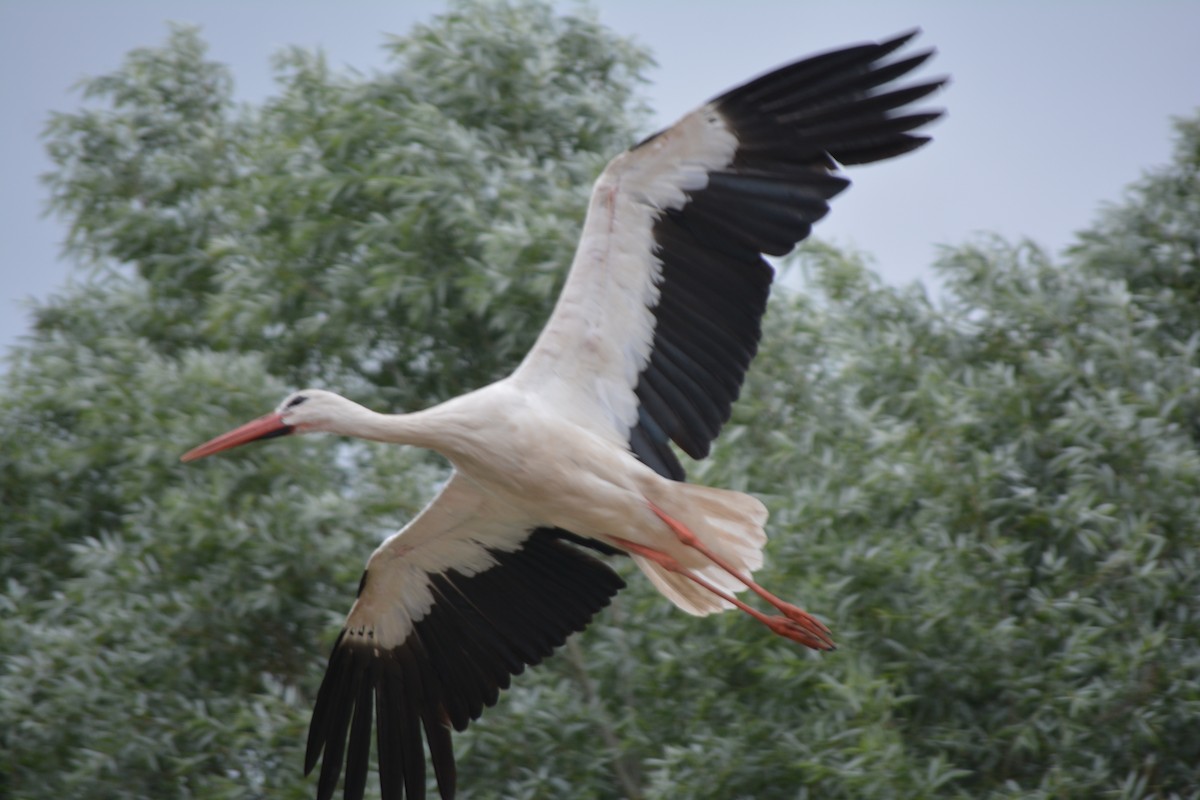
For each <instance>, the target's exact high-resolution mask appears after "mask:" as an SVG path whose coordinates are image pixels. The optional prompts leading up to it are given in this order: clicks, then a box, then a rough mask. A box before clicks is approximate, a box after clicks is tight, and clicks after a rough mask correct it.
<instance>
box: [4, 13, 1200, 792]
mask: <svg viewBox="0 0 1200 800" xmlns="http://www.w3.org/2000/svg"><path fill="white" fill-rule="evenodd" d="M388 47H389V50H390V52H391V54H392V57H393V60H392V62H391V65H390V67H389V69H388V70H386V71H385V72H383V73H381V74H378V75H375V76H370V77H363V76H346V75H340V74H335V73H333V72H331V71H330V70H329V69H328V67H327V66H326V65H325V63H324V62H323V60H322V59H321V58H320V57H319V56H317V55H314V54H311V53H306V52H302V51H290V52H287V53H285V54H283V55H282V56H281V57H280V58H279V62H278V65H279V74H280V83H279V92H278V95H277V96H276V97H274V98H272V99H271V100H269V101H267V102H266V103H264V104H263V105H261V106H259V107H254V108H244V107H238V106H235V105H234V104H233V102H232V101H231V80H230V77H229V76H228V74H227V72H226V71H225V70H224V69H223V68H222V67H220V66H219V65H216V64H213V63H211V62H209V61H207V60H206V57H205V55H204V48H203V45H202V43H201V42H200V40H199V37H198V36H197V34H196V33H195V32H192V31H188V30H176V31H174V32H173V33H172V34H171V35H170V38H169V40H168V42H167V43H166V45H165V46H163V47H161V48H154V49H146V50H141V51H137V52H135V53H132V54H131V55H130V56H129V59H128V60H127V62H126V64H125V65H124V66H123V67H122V68H121V69H120V70H119V71H118V72H116V73H114V74H112V75H109V76H104V77H101V78H98V79H95V80H93V81H91V82H90V83H89V84H88V86H87V87H86V90H85V91H86V94H87V96H88V97H89V98H90V99H91V100H92V101H93V102H92V104H91V105H89V106H87V107H85V108H84V109H82V110H80V111H77V112H75V113H72V114H64V115H60V116H58V117H56V118H55V119H54V120H53V121H52V123H51V126H50V129H49V146H50V149H51V153H52V155H53V157H54V158H55V161H56V164H57V168H56V170H55V172H54V174H53V175H52V176H51V177H50V179H49V180H50V185H51V187H52V190H53V198H54V200H53V203H54V207H55V209H56V210H57V211H58V212H59V213H60V214H62V215H63V216H64V217H65V218H66V219H67V221H68V222H69V223H70V225H71V239H70V248H71V252H72V253H73V254H74V256H75V257H76V258H77V259H78V260H79V261H80V262H81V263H84V264H88V265H91V267H92V272H91V276H90V278H88V279H87V280H86V281H84V282H83V283H81V284H79V285H76V286H73V287H70V288H68V289H66V290H64V292H63V294H62V295H60V296H58V297H55V298H52V299H50V300H48V301H47V302H46V303H45V304H44V305H43V306H42V307H41V308H40V309H39V311H38V315H37V320H38V321H37V327H36V330H35V331H34V333H33V335H32V337H31V339H30V340H29V342H28V343H27V345H25V346H24V347H22V348H20V349H19V350H17V351H15V352H14V353H13V354H12V356H11V357H10V363H9V368H8V372H7V374H6V376H5V385H4V387H3V391H2V392H0V440H2V441H4V443H5V446H4V448H3V449H0V508H2V509H3V511H2V512H0V581H2V582H3V586H4V591H3V594H2V595H0V606H2V608H0V652H3V654H4V655H3V660H2V661H0V721H2V722H3V724H0V793H3V794H4V795H5V796H13V797H23V798H24V797H28V798H37V797H90V796H94V797H156V798H158V797H192V796H199V797H212V798H217V797H221V798H224V797H260V796H272V797H280V796H281V797H296V798H299V797H307V796H309V795H310V794H311V791H312V785H311V782H308V781H305V780H303V779H302V778H301V777H300V776H299V766H300V751H301V748H302V747H303V742H304V735H305V725H306V723H307V717H308V713H309V709H310V708H311V703H312V695H313V691H314V689H315V687H316V684H317V682H318V681H319V678H320V674H321V670H322V666H323V661H324V655H325V650H326V648H327V647H328V646H329V644H330V643H331V641H332V637H333V636H334V635H335V633H336V630H337V626H338V624H339V623H340V619H341V615H342V614H343V613H344V611H345V610H346V608H347V604H348V600H349V598H350V597H351V596H352V592H353V590H354V586H355V583H356V581H357V579H358V575H359V572H360V571H361V568H362V564H363V560H364V558H365V556H366V554H367V553H368V552H369V550H370V548H371V547H372V546H373V544H374V542H376V541H378V539H379V538H380V537H381V536H382V535H384V534H385V533H387V532H389V531H390V530H392V529H394V528H395V527H397V526H398V525H400V524H402V523H403V521H404V520H406V519H408V518H409V517H411V516H412V515H413V514H414V513H415V512H416V510H417V509H418V508H419V507H420V506H421V505H422V504H423V502H424V501H425V500H426V499H427V498H428V497H429V496H430V494H431V493H432V491H433V488H434V487H435V486H436V484H437V482H438V481H439V480H440V479H441V478H442V477H443V475H444V467H443V466H442V465H441V464H440V463H439V462H437V461H436V459H430V458H427V457H425V456H423V455H422V454H420V453H417V452H412V451H405V450H400V449H399V448H388V447H383V446H375V445H357V444H346V443H341V442H337V441H333V440H327V439H314V440H300V441H288V442H286V443H279V444H274V445H271V446H266V447H262V448H247V449H246V450H244V451H236V452H234V453H231V454H229V455H228V456H226V457H222V458H220V459H213V460H212V461H205V462H201V463H200V464H196V465H189V466H187V467H184V466H182V465H180V464H179V463H178V462H177V456H178V454H179V453H180V452H182V451H183V450H185V449H187V448H188V447H189V446H191V445H193V444H195V443H197V442H199V441H202V440H204V439H205V438H207V437H209V436H211V435H212V434H213V433H216V432H219V431H221V430H224V429H226V428H227V427H229V426H231V425H233V424H235V423H237V422H240V421H243V420H244V419H247V418H249V417H251V416H253V415H255V414H258V413H261V412H262V411H263V410H264V409H265V408H267V407H269V406H270V404H271V403H272V402H274V401H275V400H276V399H277V398H278V397H279V396H280V395H282V393H283V392H284V391H285V390H286V389H287V388H294V387H297V386H302V385H305V384H310V383H318V384H324V385H328V386H331V387H333V388H338V389H340V390H343V391H346V392H348V393H349V394H351V395H352V396H354V397H355V398H356V399H359V400H362V401H364V402H368V403H372V404H375V405H378V406H380V407H381V408H408V407H415V406H419V405H422V404H425V403H429V402H434V401H437V400H441V399H445V398H446V397H449V396H451V395H453V394H456V393H459V392H461V391H464V390H466V389H469V388H472V387H474V386H477V385H479V384H482V383H484V382H486V381H488V380H490V379H492V378H494V377H496V376H498V375H500V374H502V373H503V372H504V371H506V370H507V369H509V368H511V367H512V366H513V365H514V364H515V363H516V361H517V359H519V358H520V356H521V355H522V354H523V352H524V350H525V348H526V347H527V346H528V345H529V343H530V342H531V341H532V339H533V336H534V335H535V334H536V331H537V330H538V329H539V328H540V326H541V323H542V321H543V320H544V318H545V316H546V314H547V313H548V310H549V307H550V304H551V303H552V302H553V299H554V297H555V295H556V292H557V289H558V287H559V285H560V284H561V281H562V278H563V273H564V269H563V268H564V265H565V264H566V263H567V262H568V261H569V259H570V256H571V250H572V248H573V245H574V240H575V237H576V232H577V229H578V224H579V220H580V217H581V214H582V210H583V207H584V203H585V200H586V194H587V184H588V183H589V182H590V178H591V176H592V175H594V174H595V172H596V171H597V170H598V169H599V168H600V166H601V164H602V162H603V161H604V159H605V158H607V157H608V156H609V155H611V154H612V153H614V152H616V151H617V150H619V149H620V148H622V147H624V146H625V145H626V144H628V143H629V142H631V141H633V140H634V133H633V129H634V127H635V126H636V123H637V122H638V121H639V120H640V119H641V116H640V113H641V112H640V110H639V109H638V108H636V106H635V105H634V101H633V91H634V88H635V85H636V82H637V80H638V77H637V76H638V71H639V69H640V68H641V67H642V66H643V65H644V64H645V63H646V57H645V56H644V55H643V54H641V53H640V52H638V51H637V50H636V49H634V48H633V47H632V46H630V45H629V44H628V43H626V42H623V41H621V40H619V39H617V38H615V37H614V36H613V35H612V34H610V33H608V32H606V31H604V30H603V29H601V28H600V27H598V25H597V24H596V23H595V22H593V21H590V20H587V19H582V18H579V17H571V16H557V15H555V14H554V13H553V12H552V11H551V10H550V9H549V8H548V7H547V6H545V5H541V4H537V3H519V4H513V5H496V4H485V3H475V2H463V3H460V4H458V5H456V6H455V7H454V8H453V9H452V10H451V11H450V12H449V13H448V14H446V15H445V16H443V17H441V18H439V19H438V20H437V21H435V22H433V23H431V24H429V25H426V26H422V27H418V28H417V29H416V30H414V31H413V33H412V34H411V35H409V36H408V37H405V38H403V39H396V40H394V41H392V42H391V43H390V44H389V45H388ZM917 157H919V156H917ZM1198 174H1200V118H1198V119H1192V120H1186V121H1182V122H1180V124H1179V143H1178V147H1177V150H1176V155H1175V158H1174V160H1173V161H1172V163H1171V164H1169V165H1166V166H1163V167H1161V168H1159V169H1157V170H1156V171H1155V172H1153V173H1150V174H1149V175H1148V176H1147V177H1146V178H1145V179H1144V180H1142V181H1141V182H1139V183H1138V184H1136V185H1135V186H1134V187H1133V188H1132V190H1131V192H1130V193H1129V194H1128V196H1127V197H1126V199H1125V200H1124V202H1123V203H1121V204H1120V205H1117V206H1113V207H1111V208H1109V209H1108V210H1106V211H1105V212H1104V213H1103V214H1102V215H1101V217H1100V220H1099V222H1098V223H1097V225H1096V227H1095V228H1094V229H1093V230H1091V231H1088V232H1085V233H1084V234H1082V235H1081V237H1080V240H1079V245H1078V246H1077V247H1076V248H1075V249H1074V250H1073V251H1072V252H1071V253H1069V254H1068V256H1067V257H1066V259H1065V261H1064V262H1063V263H1053V262H1052V261H1051V260H1050V259H1049V258H1048V257H1047V256H1046V255H1045V254H1044V253H1042V252H1041V251H1040V250H1038V249H1037V248H1036V247H1035V246H1033V245H1031V244H1019V245H1012V244H1008V243H1005V242H1001V241H995V240H984V241H981V242H978V243H975V244H972V245H968V246H964V247H960V248H957V249H953V250H948V251H947V252H946V254H945V256H944V257H943V259H942V261H941V264H940V269H941V276H942V280H943V291H942V292H941V295H942V297H943V300H942V301H941V303H940V304H939V305H934V304H933V303H931V302H930V301H929V300H928V299H927V297H926V296H925V295H924V293H923V292H922V291H921V290H920V289H919V288H910V289H904V290H899V289H894V288H890V287H886V286H883V285H882V284H881V283H880V282H879V281H878V279H877V278H876V277H874V276H873V275H872V274H871V273H869V272H868V271H867V270H866V269H865V268H864V267H863V266H862V265H861V264H859V263H858V261H857V260H856V259H855V258H853V257H851V256H847V255H845V254H843V253H839V252H837V251H834V250H832V249H829V248H827V247H822V246H820V245H819V244H814V245H811V246H809V247H807V248H806V249H805V250H804V251H803V252H802V254H801V256H800V261H801V265H802V267H803V269H804V270H805V273H804V274H805V276H806V279H807V288H806V291H805V292H804V293H803V294H788V293H785V292H779V293H777V296H776V297H775V299H774V300H773V302H772V308H771V310H770V314H769V316H768V319H767V323H766V327H767V330H766V331H765V336H764V341H763V347H762V351H761V353H760V355H759V358H758V361H757V362H756V364H755V368H754V369H753V370H751V373H750V377H749V383H748V385H747V387H746V389H745V391H744V392H743V399H742V400H741V401H740V402H739V404H738V405H737V407H736V408H735V415H734V419H733V420H732V421H731V423H730V425H729V426H728V428H727V429H726V432H725V435H724V436H723V438H722V439H721V440H720V442H719V443H718V445H717V447H716V451H715V453H714V455H713V457H712V458H711V459H710V460H708V461H706V462H703V463H700V464H693V465H690V469H691V475H692V478H693V479H694V480H696V481H698V482H703V483H708V484H713V485H722V486H729V487H733V488H738V489H743V490H747V491H752V492H754V493H756V494H758V495H759V496H762V497H763V498H764V500H766V501H767V502H768V504H769V506H770V507H771V511H772V521H771V524H770V528H769V530H770V533H771V535H772V542H771V544H770V545H769V547H768V564H767V566H766V567H765V568H764V570H763V571H762V573H761V576H760V577H761V578H762V580H763V582H764V583H765V584H766V585H768V586H771V587H773V588H775V589H776V590H777V591H779V592H780V593H781V594H783V595H785V596H789V597H792V598H794V599H796V600H799V601H802V604H803V605H805V606H806V607H808V608H809V609H810V610H813V611H815V612H818V613H820V614H821V615H823V616H824V617H826V618H827V619H828V621H829V622H830V624H831V627H832V628H833V630H834V633H835V636H836V638H837V640H838V642H839V645H840V649H839V650H838V651H837V652H836V653H832V654H827V655H816V654H813V653H808V652H805V651H801V650H798V649H797V648H796V647H795V646H794V645H791V644H789V643H787V642H784V641H781V640H779V639H777V638H775V637H773V636H772V635H771V634H769V633H768V632H767V631H765V630H762V629H761V628H760V627H759V626H756V625H754V624H752V623H750V622H749V621H748V620H746V619H744V618H742V617H741V615H733V614H727V615H723V616H721V617H715V618H708V619H696V618H692V617H688V616H686V615H684V614H681V613H679V612H677V611H675V610H674V609H673V608H671V607H670V604H669V603H667V602H666V601H665V600H663V599H662V598H661V597H660V596H658V595H657V594H656V593H655V592H654V591H653V590H652V589H651V588H650V587H649V585H648V582H646V581H645V580H643V579H641V578H640V577H639V576H638V575H636V574H633V573H630V574H629V576H628V577H629V579H630V588H629V589H628V590H627V591H626V592H624V593H622V595H621V596H619V597H618V598H617V601H616V602H615V604H614V606H613V607H612V608H611V609H609V610H608V611H606V612H605V613H604V614H602V615H601V616H600V618H599V619H598V620H597V623H596V624H595V625H594V626H593V627H592V628H591V629H589V630H588V631H587V632H585V633H584V634H583V635H581V636H578V637H576V638H575V639H574V640H573V641H572V642H571V643H569V645H568V646H567V647H566V648H564V652H563V653H562V654H560V655H559V656H557V657H555V658H553V659H551V660H550V661H549V662H547V663H546V664H543V665H541V666H539V667H538V668H537V669H536V670H532V671H530V672H529V673H528V674H525V675H522V676H519V677H518V678H517V679H516V680H515V686H514V688H513V689H512V690H510V691H509V692H508V693H506V695H505V696H504V697H503V699H502V700H501V702H500V704H499V705H498V707H496V708H495V709H492V710H491V711H490V712H489V713H487V714H486V715H485V716H484V718H483V719H482V720H481V721H480V722H479V723H478V724H476V725H474V726H473V727H472V729H471V730H470V731H468V732H467V733H466V734H463V735H460V736H458V737H457V738H458V746H459V760H460V765H459V767H460V780H459V785H460V795H461V796H462V797H466V798H471V797H478V798H482V797H506V798H515V797H523V798H534V797H565V796H570V797H579V798H611V797H641V798H676V797H713V798H717V797H720V798H730V797H745V798H750V797H753V798H773V797H779V798H807V797H814V798H816V797H821V798H892V797H993V798H1002V797H1023V798H1024V797H1045V798H1051V797H1054V798H1065V797H1114V798H1117V797H1120V798H1150V797H1154V798H1168V797H1197V796H1200V795H1198V794H1197V791H1196V789H1195V787H1196V786H1198V785H1200V766H1197V765H1200V646H1198V645H1197V641H1200V564H1198V563H1197V559H1198V558H1200V556H1197V552H1200V548H1198V545H1200V534H1198V533H1197V528H1198V526H1197V521H1198V520H1200V499H1198V498H1200V491H1198V490H1200V456H1198V455H1197V443H1198V439H1200V425H1198V423H1197V419H1200V371H1198V366H1200V365H1198V363H1197V349H1198V347H1200V335H1198V334H1197V326H1196V322H1195V320H1196V319H1197V311H1196V303H1197V294H1196V290H1195V284H1196V282H1195V281H1194V280H1193V278H1194V276H1195V270H1196V264H1197V255H1196V254H1197V252H1198V246H1197V243H1196V241H1195V237H1196V233H1195V232H1196V231H1197V230H1200V181H1198V180H1197V177H1196V176H1197V175H1198ZM866 189H869V187H865V186H864V187H862V190H866ZM621 568H622V569H624V570H626V571H628V565H623V566H621Z"/></svg>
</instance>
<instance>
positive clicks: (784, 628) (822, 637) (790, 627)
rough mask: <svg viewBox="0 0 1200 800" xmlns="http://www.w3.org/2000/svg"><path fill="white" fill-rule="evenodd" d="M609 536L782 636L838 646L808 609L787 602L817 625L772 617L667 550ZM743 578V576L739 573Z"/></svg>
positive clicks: (806, 643)
mask: <svg viewBox="0 0 1200 800" xmlns="http://www.w3.org/2000/svg"><path fill="white" fill-rule="evenodd" d="M656 511H657V510H656ZM672 521H673V520H672ZM685 530H686V528H685ZM689 535H690V532H689ZM609 538H611V539H612V541H613V542H614V543H616V544H617V545H619V546H620V547H622V548H624V549H626V550H628V551H629V552H631V553H635V554H637V555H639V556H642V557H643V558H647V559H649V560H651V561H653V562H654V563H656V564H658V565H659V566H661V567H663V568H664V569H668V570H670V571H671V572H676V573H678V574H680V575H682V576H684V577H685V578H687V579H688V580H690V581H692V582H693V583H695V584H697V585H698V586H701V587H703V588H705V589H707V590H708V591H710V592H712V593H713V594H715V595H716V596H717V597H720V598H721V599H722V600H726V601H728V602H730V603H732V604H733V605H734V606H736V607H737V608H739V609H741V610H742V611H745V612H746V613H747V614H749V615H750V616H752V617H754V618H755V619H756V620H758V621H759V622H761V623H762V624H764V625H766V626H767V627H768V628H770V629H771V631H772V632H773V633H775V634H777V635H779V636H782V637H784V638H785V639H791V640H792V641H793V642H798V643H800V644H802V645H804V646H805V647H811V648H812V649H813V650H833V649H835V647H834V644H833V639H831V638H830V636H829V630H828V629H827V628H826V627H825V626H824V625H822V624H821V623H820V622H818V621H817V620H816V619H813V618H812V617H810V616H809V615H808V614H806V613H805V612H804V611H801V610H800V609H798V608H796V607H795V606H791V604H790V603H788V604H787V605H789V606H791V607H792V608H793V609H795V610H796V611H799V612H800V614H803V615H804V617H805V618H806V620H810V621H811V623H813V624H806V622H805V621H803V620H798V619H795V618H794V617H792V616H790V615H789V616H783V617H780V616H774V617H768V616H767V615H766V614H764V613H762V612H761V611H759V610H758V609H757V608H753V607H752V606H749V605H746V604H745V603H743V602H742V601H741V600H739V599H738V598H737V597H735V596H734V595H732V594H730V593H728V592H726V591H724V590H722V589H719V588H717V587H716V586H713V585H712V584H711V583H709V582H708V581H706V580H704V579H703V578H701V577H700V576H699V575H695V574H693V573H691V572H690V571H688V570H686V569H684V568H683V567H682V566H680V564H679V562H678V561H676V560H675V559H674V558H672V557H671V556H669V555H667V554H666V553H663V552H661V551H659V550H655V549H653V548H650V547H646V546H645V545H640V544H637V543H636V542H631V541H629V540H628V539H620V538H617V537H615V536H612V537H609ZM693 538H694V537H693ZM685 544H686V542H685ZM701 552H704V551H703V550H701ZM739 578H740V576H739ZM742 580H743V581H744V580H745V579H744V578H743V579H742ZM781 602H782V601H781Z"/></svg>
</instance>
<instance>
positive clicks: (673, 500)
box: [634, 482, 767, 616]
mask: <svg viewBox="0 0 1200 800" xmlns="http://www.w3.org/2000/svg"><path fill="white" fill-rule="evenodd" d="M663 486H664V488H665V487H669V488H666V490H665V491H662V492H661V493H657V494H659V495H660V496H656V497H652V498H648V499H650V501H651V502H653V503H654V504H655V505H656V506H658V507H659V508H660V509H661V510H662V511H663V512H664V513H665V514H667V515H668V516H670V517H672V518H673V519H675V520H678V521H679V522H681V523H683V524H684V525H685V526H686V527H687V528H688V530H690V531H691V532H692V533H694V534H695V535H696V537H697V538H699V540H700V542H701V543H702V544H703V545H704V546H705V547H707V548H708V549H709V550H711V551H712V552H713V553H714V554H716V556H717V557H719V558H721V559H723V560H724V561H725V562H726V563H727V564H729V566H731V567H732V568H733V569H735V570H737V571H738V572H739V573H740V574H742V575H744V576H746V577H749V576H750V575H751V574H752V573H753V572H754V571H755V570H756V569H758V568H759V567H761V566H762V563H763V556H762V549H763V546H764V545H765V544H766V543H767V534H766V533H765V532H764V531H763V526H764V525H765V524H766V522H767V509H766V506H764V505H763V504H762V503H761V502H759V500H758V499H757V498H755V497H751V496H750V495H748V494H742V493H741V492H732V491H729V490H728V489H715V488H711V487H707V486H696V485H694V484H690V483H676V482H671V483H666V484H663ZM688 560H689V561H692V562H693V563H694V562H695V559H694V558H689V559H688ZM634 562H635V563H636V564H637V565H638V567H640V568H641V570H642V572H644V573H646V577H648V578H649V579H650V581H651V583H653V584H654V586H655V587H656V588H657V589H658V590H659V591H660V592H662V593H663V594H664V595H665V596H666V597H667V598H668V599H669V600H670V601H671V602H673V603H674V604H675V605H677V606H679V608H681V609H682V610H684V611H686V612H687V613H689V614H695V615H697V616H704V615H706V614H712V613H715V612H717V611H723V610H725V609H727V608H732V607H733V606H732V604H731V603H729V602H728V601H725V600H722V599H721V598H719V597H717V596H716V595H714V594H713V593H712V592H709V591H707V590H706V589H704V588H702V587H700V586H698V585H697V584H696V583H695V582H694V581H691V580H689V579H688V578H687V577H685V576H683V575H680V574H678V573H675V572H671V571H670V570H668V569H666V568H665V567H662V566H660V565H658V564H656V563H654V562H652V561H649V560H647V559H645V558H641V557H640V556H634ZM692 572H693V573H694V574H696V575H697V576H699V577H701V578H703V579H704V580H705V581H706V582H707V583H709V584H710V585H712V586H715V587H717V588H719V589H721V590H723V591H725V592H728V593H730V594H732V593H735V592H740V591H742V590H743V589H744V588H746V587H745V585H744V584H743V583H742V582H741V581H739V580H738V579H737V578H734V577H733V576H732V575H730V574H729V573H727V572H726V571H725V570H723V569H721V568H720V567H718V566H716V565H715V564H706V565H703V566H700V567H699V568H695V569H692Z"/></svg>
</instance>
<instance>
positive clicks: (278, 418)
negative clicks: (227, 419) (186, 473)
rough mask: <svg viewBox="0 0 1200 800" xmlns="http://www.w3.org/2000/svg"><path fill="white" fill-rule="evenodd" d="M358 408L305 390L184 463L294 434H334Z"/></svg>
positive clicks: (188, 455)
mask: <svg viewBox="0 0 1200 800" xmlns="http://www.w3.org/2000/svg"><path fill="white" fill-rule="evenodd" d="M353 405H355V404H354V403H352V402H351V401H349V400H347V399H346V398H344V397H342V396H341V395H337V394H334V393H333V392H327V391H325V390H324V389H303V390H301V391H299V392H292V393H291V394H289V395H288V396H287V397H285V398H284V399H283V402H281V403H280V404H279V407H278V408H276V409H275V410H274V411H272V412H271V413H270V414H265V415H263V416H261V417H259V418H258V419H255V420H251V421H250V422H247V423H246V424H245V425H241V426H239V427H237V428H234V429H233V430H231V431H229V432H228V433H223V434H221V435H220V436H218V437H217V438H215V439H212V440H210V441H207V442H205V443H204V444H202V445H200V446H199V447H195V448H193V449H191V450H189V451H187V452H186V453H184V454H183V455H182V456H181V457H180V460H181V461H195V460H196V459H198V458H204V457H205V456H211V455H212V454H214V453H219V452H221V451H222V450H229V449H230V448H233V447H238V446H240V445H243V444H249V443H250V442H257V441H259V440H261V439H274V438H275V437H277V436H287V435H288V434H292V433H310V432H312V431H327V430H331V429H332V428H333V427H334V425H335V424H336V422H337V420H338V418H339V417H341V416H343V415H344V414H345V412H346V410H347V407H348V406H353Z"/></svg>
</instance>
